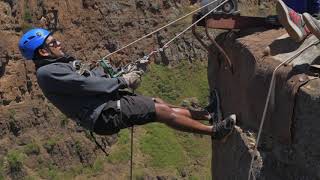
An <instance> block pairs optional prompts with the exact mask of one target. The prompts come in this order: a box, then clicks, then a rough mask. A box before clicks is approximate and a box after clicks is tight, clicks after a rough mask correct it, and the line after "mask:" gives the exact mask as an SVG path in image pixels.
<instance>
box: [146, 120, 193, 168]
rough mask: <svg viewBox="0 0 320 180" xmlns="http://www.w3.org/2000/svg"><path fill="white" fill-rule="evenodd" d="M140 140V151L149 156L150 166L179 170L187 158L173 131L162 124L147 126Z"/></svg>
mask: <svg viewBox="0 0 320 180" xmlns="http://www.w3.org/2000/svg"><path fill="white" fill-rule="evenodd" d="M145 129H146V131H147V133H146V135H145V136H143V137H142V138H141V139H140V149H141V151H142V152H143V153H145V154H148V155H150V157H151V160H150V162H149V163H150V165H151V166H153V167H157V168H180V167H181V166H184V165H186V162H187V160H186V159H187V157H186V155H185V153H184V150H183V147H182V146H181V145H180V144H179V142H178V141H177V138H176V136H175V133H174V132H173V130H171V129H169V128H167V127H166V126H165V125H162V124H149V125H147V126H146V127H145Z"/></svg>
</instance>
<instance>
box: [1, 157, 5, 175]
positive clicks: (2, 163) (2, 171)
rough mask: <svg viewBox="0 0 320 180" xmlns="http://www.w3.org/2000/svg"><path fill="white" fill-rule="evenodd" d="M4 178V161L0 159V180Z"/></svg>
mask: <svg viewBox="0 0 320 180" xmlns="http://www.w3.org/2000/svg"><path fill="white" fill-rule="evenodd" d="M4 176H5V173H4V159H2V158H0V180H3V179H4Z"/></svg>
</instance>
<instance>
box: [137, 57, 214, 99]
mask: <svg viewBox="0 0 320 180" xmlns="http://www.w3.org/2000/svg"><path fill="white" fill-rule="evenodd" d="M206 69H207V66H206V65H204V64H203V63H201V62H194V63H192V64H191V63H189V62H187V61H182V62H181V63H179V64H178V65H177V66H176V67H174V68H168V67H167V66H163V65H157V64H152V65H151V66H150V71H149V72H148V73H147V74H146V76H144V77H143V81H142V84H141V87H140V88H139V89H138V92H139V93H142V94H144V95H147V96H157V97H161V98H162V99H163V100H165V101H167V102H169V103H175V104H179V103H181V102H182V100H183V99H185V98H189V97H196V98H197V99H199V102H200V104H201V105H205V104H206V103H207V102H208V94H209V87H208V80H207V71H206Z"/></svg>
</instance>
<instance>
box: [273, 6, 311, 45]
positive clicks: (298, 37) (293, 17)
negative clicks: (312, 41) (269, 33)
mask: <svg viewBox="0 0 320 180" xmlns="http://www.w3.org/2000/svg"><path fill="white" fill-rule="evenodd" d="M276 10H277V14H278V18H279V21H280V23H281V24H282V25H283V27H284V28H285V29H286V31H287V32H288V34H289V35H290V37H291V38H292V39H293V40H294V41H296V42H301V41H302V40H304V39H305V38H306V37H307V36H308V35H309V34H310V31H309V29H308V28H307V27H306V25H305V22H304V20H303V18H302V15H301V14H299V13H297V12H295V11H294V10H293V9H291V8H289V7H288V6H287V5H286V4H285V3H284V2H283V1H282V0H278V2H277V4H276Z"/></svg>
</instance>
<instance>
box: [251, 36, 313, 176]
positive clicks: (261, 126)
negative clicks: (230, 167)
mask: <svg viewBox="0 0 320 180" xmlns="http://www.w3.org/2000/svg"><path fill="white" fill-rule="evenodd" d="M317 43H319V40H316V41H314V42H313V43H311V44H310V45H308V46H306V47H305V48H303V49H301V50H300V51H298V52H297V53H296V54H294V55H293V56H292V57H290V58H289V59H287V60H286V61H284V62H282V63H281V64H279V65H278V66H277V67H276V68H275V69H274V71H273V73H272V78H271V82H270V86H269V91H268V96H267V100H266V103H265V106H264V110H263V115H262V118H261V123H260V128H259V132H258V137H257V142H256V145H255V147H254V151H253V154H252V158H251V163H250V169H249V173H248V180H250V179H251V175H252V177H253V179H254V180H255V179H256V177H255V175H254V174H253V173H252V169H253V167H252V165H253V161H254V158H255V156H256V154H257V151H258V145H259V141H260V136H261V133H262V129H263V125H264V121H265V119H266V114H267V110H268V107H269V102H270V97H271V94H272V92H273V90H274V88H273V87H275V78H276V72H277V71H278V69H279V68H280V67H281V66H283V65H284V64H287V63H289V62H291V61H292V60H293V59H295V58H296V57H298V56H299V55H300V54H301V53H302V52H303V51H305V50H306V49H308V48H309V47H311V46H313V45H315V44H317Z"/></svg>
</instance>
